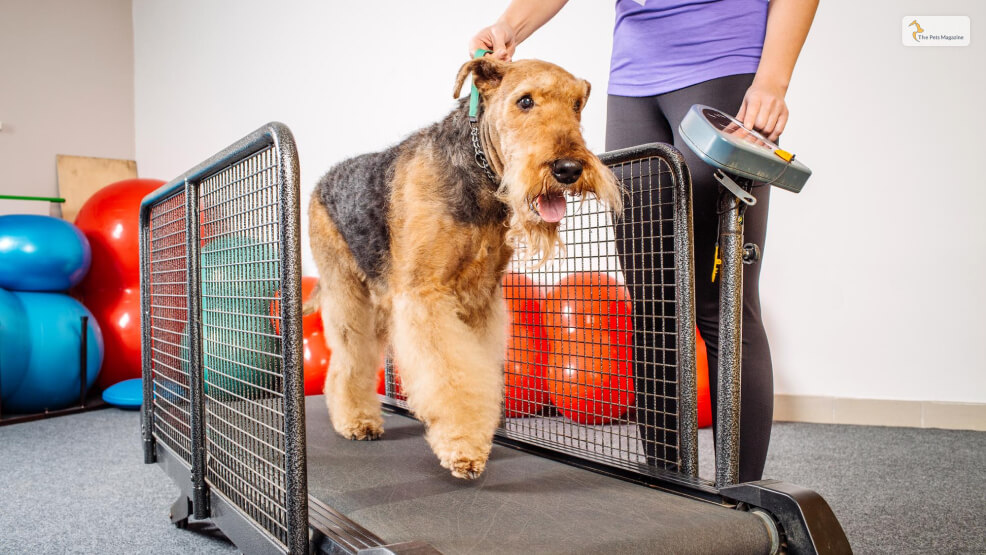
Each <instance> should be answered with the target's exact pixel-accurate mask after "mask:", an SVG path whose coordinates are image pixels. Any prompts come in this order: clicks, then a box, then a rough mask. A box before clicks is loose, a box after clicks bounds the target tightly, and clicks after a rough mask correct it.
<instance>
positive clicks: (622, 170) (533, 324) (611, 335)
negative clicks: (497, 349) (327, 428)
mask: <svg viewBox="0 0 986 555" xmlns="http://www.w3.org/2000/svg"><path fill="white" fill-rule="evenodd" d="M611 169H612V170H613V171H614V173H615V174H616V176H617V178H618V179H619V180H620V181H621V184H622V186H623V188H624V189H625V191H626V194H625V195H624V203H625V208H624V214H626V215H628V216H629V217H627V218H625V219H617V220H616V221H615V222H614V221H613V218H612V216H611V214H610V213H608V212H607V211H605V210H603V208H602V206H601V205H600V204H599V203H597V202H595V201H594V200H586V201H585V202H580V201H578V200H570V201H569V204H568V210H567V215H566V217H565V218H564V220H562V224H561V228H560V231H561V236H562V239H563V241H564V242H565V245H566V249H565V252H564V253H562V254H560V255H559V256H558V257H556V258H555V259H554V260H551V261H549V262H547V263H546V264H544V265H542V266H541V267H539V268H538V267H536V263H537V260H534V261H531V260H529V259H527V258H526V256H525V253H524V252H523V250H518V253H517V256H516V257H515V259H514V260H513V261H512V262H511V265H510V268H509V272H508V273H507V274H506V275H505V276H504V278H503V296H504V299H505V301H506V304H507V308H508V311H509V313H510V320H511V321H510V330H509V335H508V344H507V353H506V361H505V367H504V386H505V392H504V413H503V426H502V427H501V429H500V430H499V431H498V433H499V434H500V435H502V436H505V437H508V438H510V439H512V440H516V441H521V442H525V443H530V444H533V445H536V446H539V447H543V448H548V449H552V450H555V451H560V452H564V453H567V454H570V455H574V456H576V457H580V458H583V459H589V460H593V461H595V462H598V463H602V464H606V465H611V466H617V467H621V468H625V469H628V470H632V471H634V472H644V473H646V472H648V471H649V469H655V468H660V469H666V470H673V471H677V470H679V469H680V468H679V465H680V457H679V449H678V447H679V438H678V435H679V432H678V430H679V428H678V394H679V382H678V341H677V339H678V338H677V329H676V325H677V313H676V311H677V306H676V294H677V291H676V277H677V275H676V272H677V268H676V265H675V242H674V233H675V200H676V199H675V194H676V192H675V181H674V179H673V176H672V173H671V169H670V168H669V166H668V165H667V162H665V161H664V160H663V159H661V158H657V157H647V158H641V159H637V160H633V161H632V162H627V163H623V164H616V165H613V166H611ZM382 389H383V388H382ZM385 390H386V395H387V397H388V398H389V399H388V401H387V402H388V404H391V405H396V406H400V407H404V408H407V403H406V402H405V401H404V400H403V395H402V392H401V390H400V376H399V369H397V371H396V372H395V371H394V369H393V368H391V365H390V364H388V368H387V373H386V380H385ZM381 392H383V391H381Z"/></svg>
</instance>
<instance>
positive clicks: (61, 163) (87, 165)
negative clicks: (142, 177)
mask: <svg viewBox="0 0 986 555" xmlns="http://www.w3.org/2000/svg"><path fill="white" fill-rule="evenodd" d="M55 165H56V167H57V170H58V196H60V197H63V198H64V199H65V204H63V205H62V218H63V219H65V220H67V221H70V222H74V221H75V215H76V214H78V212H79V209H80V208H82V205H83V204H85V202H86V200H88V199H89V197H90V196H92V194H93V193H95V192H96V191H98V190H100V189H102V188H103V187H105V186H107V185H109V184H110V183H115V182H117V181H120V180H121V179H133V178H135V177H137V162H135V161H134V160H117V159H115V158H92V157H89V156H68V155H66V154H58V155H56V156H55Z"/></svg>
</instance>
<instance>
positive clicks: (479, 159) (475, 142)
mask: <svg viewBox="0 0 986 555" xmlns="http://www.w3.org/2000/svg"><path fill="white" fill-rule="evenodd" d="M469 125H470V127H472V131H471V133H470V134H471V135H472V148H473V150H475V151H476V164H477V165H478V166H479V167H480V168H483V171H484V172H486V177H489V178H490V181H492V182H493V183H499V181H500V180H499V179H497V178H496V176H495V175H493V172H492V171H490V162H489V160H487V159H486V153H484V152H483V145H481V144H480V143H479V127H478V126H477V125H476V122H475V121H472V120H469Z"/></svg>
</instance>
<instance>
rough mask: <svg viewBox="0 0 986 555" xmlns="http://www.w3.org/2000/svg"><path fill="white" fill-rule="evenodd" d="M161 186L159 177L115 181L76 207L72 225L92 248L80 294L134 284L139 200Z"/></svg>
mask: <svg viewBox="0 0 986 555" xmlns="http://www.w3.org/2000/svg"><path fill="white" fill-rule="evenodd" d="M161 185H164V181H161V180H159V179H125V180H123V181H117V182H116V183H112V184H110V185H107V186H106V187H103V188H102V189H100V190H99V191H97V192H96V194H94V195H92V196H91V197H89V200H87V201H86V202H85V204H83V205H82V208H80V209H79V213H78V215H77V216H76V217H75V225H76V227H78V228H79V229H80V230H82V233H84V234H85V236H86V238H87V239H89V245H90V247H92V267H91V268H90V269H89V273H88V274H87V275H86V277H85V279H84V280H82V283H81V284H80V285H79V290H80V291H81V292H82V293H83V294H85V293H86V292H88V291H92V290H94V289H125V288H136V287H138V284H139V282H140V259H139V254H138V253H139V245H140V225H139V221H138V217H139V214H140V202H141V201H142V200H143V199H144V197H145V196H147V195H148V194H149V193H151V192H152V191H154V190H156V189H158V188H159V187H160V186H161ZM100 324H102V322H100Z"/></svg>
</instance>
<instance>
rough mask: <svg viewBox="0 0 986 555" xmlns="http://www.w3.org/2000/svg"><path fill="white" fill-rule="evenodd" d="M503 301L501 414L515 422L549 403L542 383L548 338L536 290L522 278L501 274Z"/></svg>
mask: <svg viewBox="0 0 986 555" xmlns="http://www.w3.org/2000/svg"><path fill="white" fill-rule="evenodd" d="M501 283H502V285H503V299H504V302H505V303H506V305H507V316H508V318H509V321H510V326H509V327H508V336H507V353H506V359H505V361H504V374H503V381H504V386H505V387H504V400H503V405H504V414H505V416H506V417H507V418H517V417H521V416H527V415H531V414H536V413H538V412H540V411H541V409H543V408H544V407H545V405H547V404H548V403H549V400H548V392H547V388H546V386H545V382H544V365H545V364H546V363H547V361H548V351H549V347H548V338H547V336H546V335H545V331H544V322H543V318H542V316H541V303H542V302H543V300H544V299H543V298H542V297H541V293H540V288H539V287H538V286H537V285H536V284H535V283H534V281H533V280H531V278H529V277H527V276H526V275H524V274H519V273H514V272H510V273H507V274H504V276H503V279H502V280H501Z"/></svg>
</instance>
